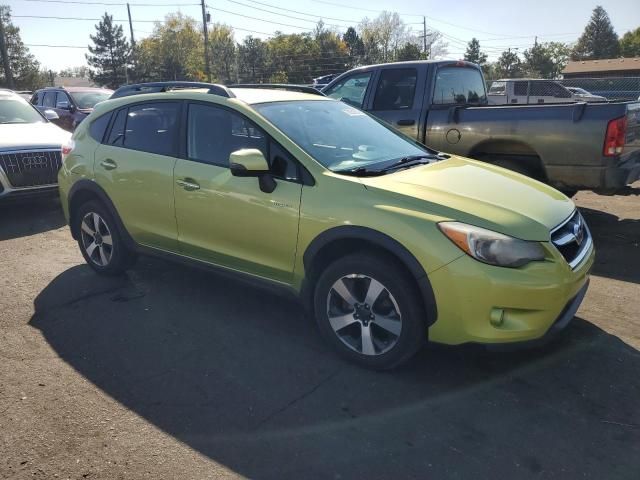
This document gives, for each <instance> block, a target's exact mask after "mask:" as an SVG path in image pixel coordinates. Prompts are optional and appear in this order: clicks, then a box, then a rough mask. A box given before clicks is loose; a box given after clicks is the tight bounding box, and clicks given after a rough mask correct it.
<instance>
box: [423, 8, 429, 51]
mask: <svg viewBox="0 0 640 480" xmlns="http://www.w3.org/2000/svg"><path fill="white" fill-rule="evenodd" d="M422 43H423V48H424V56H425V58H428V57H427V17H422Z"/></svg>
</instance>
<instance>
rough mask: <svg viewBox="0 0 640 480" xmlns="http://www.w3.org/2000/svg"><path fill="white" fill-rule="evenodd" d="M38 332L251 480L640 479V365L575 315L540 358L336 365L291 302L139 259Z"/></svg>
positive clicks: (637, 356) (73, 291) (454, 352)
mask: <svg viewBox="0 0 640 480" xmlns="http://www.w3.org/2000/svg"><path fill="white" fill-rule="evenodd" d="M30 324H31V326H33V327H35V328H37V329H39V330H40V331H41V332H42V334H43V335H44V337H45V339H46V340H47V341H48V342H49V344H50V345H51V347H52V348H53V349H54V351H55V352H56V353H57V354H58V355H59V356H60V357H61V358H62V359H63V360H64V361H66V362H68V364H69V365H71V366H72V367H73V368H74V369H76V370H77V371H78V372H79V373H80V374H81V375H83V376H84V377H85V378H86V379H88V380H89V381H91V382H93V383H94V384H95V385H97V386H98V387H99V388H100V389H102V390H103V391H104V392H105V393H107V394H108V395H110V396H111V397H113V398H114V399H116V400H117V401H119V402H120V403H121V404H122V405H124V406H125V407H126V408H128V409H130V410H131V411H133V412H135V413H136V414H138V415H140V416H141V417H142V418H144V419H146V420H147V421H148V422H150V423H152V424H153V425H155V426H157V427H158V428H160V429H162V430H163V431H165V432H167V433H168V434H170V435H172V436H173V437H175V438H176V439H178V440H180V441H181V442H184V443H185V444H187V445H189V446H190V447H191V448H193V449H195V450H197V451H199V452H201V453H202V454H204V455H206V456H208V457H209V458H211V459H213V460H215V461H216V462H218V463H221V464H223V465H225V466H227V467H228V468H230V469H232V470H233V471H235V472H237V473H238V474H241V475H244V476H246V477H249V478H274V479H282V478H305V479H308V478H373V479H377V478H380V479H383V478H384V479H388V478H426V477H431V478H489V477H490V476H494V477H496V478H529V477H531V478H533V477H534V476H538V475H540V474H542V473H543V472H544V474H545V475H547V476H550V477H553V476H559V477H562V478H576V477H578V476H580V477H581V478H582V477H583V475H586V476H591V477H592V478H608V479H611V478H632V477H633V475H634V474H637V472H638V469H639V468H640V458H639V457H638V455H636V454H635V453H634V452H637V451H638V447H640V427H639V426H640V410H639V409H638V408H637V399H638V398H640V386H639V381H638V374H637V372H638V371H640V353H639V352H638V351H637V350H636V349H634V348H632V347H631V346H629V345H627V344H625V343H624V342H622V341H621V340H620V339H618V338H616V337H614V336H612V335H609V334H607V333H605V332H604V331H602V330H600V329H599V328H597V327H595V326H594V325H592V324H590V323H587V322H585V321H583V320H581V319H579V318H576V319H575V320H574V322H573V323H572V324H571V325H570V326H569V327H568V329H567V330H566V331H565V332H564V334H563V335H562V336H561V337H560V338H559V339H557V340H556V341H555V342H553V343H552V344H549V345H547V346H546V347H541V348H538V349H535V350H527V351H520V352H512V353H504V352H503V353H495V352H487V351H486V350H484V349H482V348H479V347H477V346H464V347H455V348H454V347H442V346H441V347H438V346H431V347H429V348H425V349H424V351H422V352H421V353H420V354H419V355H418V356H417V358H416V359H415V360H414V361H412V362H411V363H410V364H409V365H407V366H406V367H404V368H401V369H399V370H397V371H394V372H391V373H377V372H371V371H367V370H364V369H361V368H358V367H354V366H352V365H350V364H347V363H344V362H343V361H342V360H340V359H338V358H337V357H336V356H335V355H334V354H333V353H332V352H331V351H330V350H329V349H328V348H327V346H326V345H325V344H324V343H323V342H322V340H321V339H320V338H319V335H318V333H317V330H316V328H315V326H314V324H313V322H312V321H311V320H310V319H308V318H306V317H305V316H304V314H303V312H302V309H301V308H300V306H299V305H298V304H297V303H295V302H293V301H290V300H285V299H282V297H278V296H276V295H274V294H273V293H272V292H269V291H266V290H262V289H257V288H255V287H252V286H248V285H247V284H245V283H242V282H240V281H235V280H229V279H228V278H225V277H221V276H217V275H212V274H209V273H207V272H202V271H198V270H192V269H188V268H186V267H183V266H178V265H173V264H168V263H166V262H164V261H161V260H156V259H142V260H141V262H140V263H139V264H138V265H137V266H136V267H135V269H133V270H131V271H130V272H128V274H127V275H124V276H122V277H116V278H103V277H98V276H97V275H95V274H94V273H93V272H92V271H90V269H89V268H88V267H86V266H76V267H73V268H71V269H69V270H67V271H65V272H63V273H62V274H60V275H59V276H58V277H57V278H55V279H54V280H53V281H52V282H51V283H50V284H49V285H48V286H47V287H46V288H45V289H44V290H43V291H42V292H41V293H40V294H39V295H38V297H37V298H36V299H35V313H34V316H33V318H32V319H31V321H30Z"/></svg>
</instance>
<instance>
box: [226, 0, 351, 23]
mask: <svg viewBox="0 0 640 480" xmlns="http://www.w3.org/2000/svg"><path fill="white" fill-rule="evenodd" d="M227 1H228V2H231V1H232V0H227ZM247 1H248V2H250V3H257V4H258V5H263V6H265V7H271V8H275V9H276V10H282V11H285V12H292V13H298V14H300V15H307V16H309V17H316V18H319V19H327V20H334V21H336V22H345V23H352V24H358V23H360V22H361V21H362V19H360V20H346V19H344V18H336V17H327V16H325V15H318V14H315V13H307V12H301V11H300V10H292V9H291V8H283V7H277V6H276V5H272V4H270V3H265V2H259V1H257V0H247ZM232 3H235V2H232Z"/></svg>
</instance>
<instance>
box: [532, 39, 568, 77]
mask: <svg viewBox="0 0 640 480" xmlns="http://www.w3.org/2000/svg"><path fill="white" fill-rule="evenodd" d="M569 52H570V49H569V47H568V46H567V45H565V44H564V43H561V42H548V43H540V44H536V45H534V46H533V47H531V48H530V49H528V50H525V51H524V52H523V54H524V59H525V65H524V68H525V69H526V70H527V72H528V74H529V75H531V76H534V77H541V78H558V77H559V76H560V74H561V73H562V70H563V69H564V67H565V66H566V65H567V60H568V59H569Z"/></svg>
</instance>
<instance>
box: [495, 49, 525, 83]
mask: <svg viewBox="0 0 640 480" xmlns="http://www.w3.org/2000/svg"><path fill="white" fill-rule="evenodd" d="M521 72H522V62H521V61H520V57H518V54H517V53H516V52H512V51H511V50H510V49H509V50H505V51H504V52H502V55H500V58H498V62H497V64H496V73H497V74H498V77H501V78H515V77H518V76H520V74H521Z"/></svg>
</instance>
